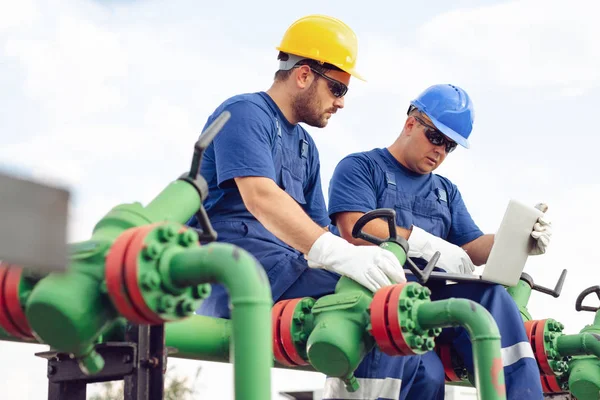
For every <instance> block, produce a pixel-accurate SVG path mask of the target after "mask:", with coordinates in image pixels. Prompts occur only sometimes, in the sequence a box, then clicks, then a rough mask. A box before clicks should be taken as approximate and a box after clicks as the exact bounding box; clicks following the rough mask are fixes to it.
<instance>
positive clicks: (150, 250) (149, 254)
mask: <svg viewBox="0 0 600 400" xmlns="http://www.w3.org/2000/svg"><path fill="white" fill-rule="evenodd" d="M159 254H160V246H159V245H158V243H156V242H150V243H148V244H146V245H145V246H144V248H143V250H142V255H143V256H144V258H145V259H146V260H155V259H156V258H157V257H158V255H159Z"/></svg>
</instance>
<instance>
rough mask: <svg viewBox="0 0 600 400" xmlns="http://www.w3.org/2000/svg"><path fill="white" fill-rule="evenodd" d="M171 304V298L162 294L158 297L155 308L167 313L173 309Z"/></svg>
mask: <svg viewBox="0 0 600 400" xmlns="http://www.w3.org/2000/svg"><path fill="white" fill-rule="evenodd" d="M173 306H174V304H173V299H172V298H171V297H169V296H166V295H164V296H160V298H159V299H158V304H157V306H156V308H157V309H158V312H161V313H167V312H171V311H172V310H173Z"/></svg>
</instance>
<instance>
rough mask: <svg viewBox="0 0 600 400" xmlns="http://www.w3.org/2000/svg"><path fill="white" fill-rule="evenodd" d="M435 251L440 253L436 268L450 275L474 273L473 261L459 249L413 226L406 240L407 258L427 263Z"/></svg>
mask: <svg viewBox="0 0 600 400" xmlns="http://www.w3.org/2000/svg"><path fill="white" fill-rule="evenodd" d="M436 251H439V252H440V258H439V260H438V262H437V263H436V264H435V265H436V267H438V268H441V269H443V270H444V271H446V272H449V273H452V274H468V275H471V274H473V271H475V265H474V264H473V261H471V258H470V257H469V255H468V254H467V252H466V251H464V250H463V249H462V248H461V247H459V246H456V245H454V244H452V243H449V242H447V241H445V240H444V239H441V238H439V237H437V236H434V235H432V234H430V233H428V232H425V231H424V230H423V229H421V228H419V227H418V226H414V225H413V228H412V233H411V234H410V236H409V238H408V257H411V258H423V259H424V260H425V261H427V262H429V260H431V258H432V257H433V255H434V254H435V252H436Z"/></svg>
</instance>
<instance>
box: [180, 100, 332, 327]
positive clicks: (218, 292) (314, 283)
mask: <svg viewBox="0 0 600 400" xmlns="http://www.w3.org/2000/svg"><path fill="white" fill-rule="evenodd" d="M225 110H227V111H229V112H230V113H231V117H230V119H229V120H228V121H227V123H226V124H225V126H224V127H223V129H222V130H221V131H220V132H219V133H218V134H217V136H216V137H215V138H214V140H213V142H212V143H211V144H210V145H209V146H208V148H207V149H206V151H205V153H204V157H203V159H202V164H201V170H200V174H201V175H202V176H203V177H204V178H205V179H206V181H207V183H208V189H209V192H208V197H207V198H206V200H205V201H204V207H205V209H206V212H207V214H208V217H209V219H210V221H211V224H212V226H213V228H214V229H215V230H216V231H217V234H218V239H217V241H219V242H226V243H232V244H235V245H237V246H239V247H241V248H243V249H245V250H247V251H248V252H250V253H251V254H252V255H253V256H254V257H256V258H257V260H258V261H259V262H260V263H261V265H262V266H263V267H264V269H265V270H266V273H267V276H268V278H269V281H270V284H271V292H272V295H273V301H274V302H276V301H278V300H280V299H286V298H296V297H303V296H312V297H320V296H323V295H325V294H329V293H332V292H333V291H334V289H335V284H336V282H337V280H338V279H339V275H337V274H333V273H331V272H328V271H324V270H316V269H311V268H308V265H307V262H306V260H305V259H304V256H303V254H301V253H300V252H299V251H297V250H296V249H294V248H292V247H290V246H289V245H287V244H286V243H284V242H282V241H281V240H279V239H278V238H277V237H275V236H274V235H273V234H272V233H271V232H269V231H268V230H267V229H266V228H265V227H264V226H263V225H262V224H261V223H260V222H258V220H257V219H256V218H255V217H254V216H253V215H252V214H251V213H250V212H249V211H248V209H247V208H246V206H245V205H244V202H243V200H242V197H241V195H240V192H239V190H238V188H237V185H236V184H235V181H234V178H240V177H248V176H254V177H265V178H269V179H272V180H273V181H275V182H276V183H277V185H278V186H279V187H280V188H281V189H283V190H284V191H285V192H286V193H287V194H289V195H290V196H291V197H292V198H293V199H294V200H295V201H296V202H297V203H298V204H299V205H300V206H301V207H302V208H303V209H304V211H305V212H306V213H307V214H308V215H309V216H310V218H312V220H313V221H314V222H315V223H317V224H318V225H319V226H323V227H325V226H327V225H328V224H329V216H328V214H327V209H326V206H325V199H324V197H323V191H322V189H321V178H320V163H319V153H318V151H317V148H316V146H315V143H314V141H313V139H312V138H311V137H310V135H309V134H308V132H306V130H305V129H304V128H302V127H301V126H300V125H293V124H290V123H289V122H288V121H287V120H286V118H285V116H284V115H283V113H282V112H281V110H280V109H279V107H278V106H277V105H276V104H275V102H274V101H273V100H272V99H271V98H270V96H269V95H268V94H267V93H265V92H259V93H248V94H241V95H237V96H234V97H232V98H229V99H228V100H226V101H225V102H223V103H222V104H221V105H220V106H219V107H218V108H217V109H216V110H215V111H214V113H213V114H212V115H211V116H210V117H209V119H208V121H207V123H206V126H208V125H209V124H211V123H212V122H213V120H214V119H215V118H216V117H217V116H219V115H220V114H221V113H222V112H223V111H225ZM188 225H190V226H192V227H197V226H198V223H197V220H196V218H195V217H194V218H192V219H191V220H190V221H189V223H188ZM212 286H213V287H212V293H211V295H210V297H209V298H207V299H206V300H205V301H204V302H203V303H202V305H201V308H200V309H199V310H198V313H199V314H203V315H207V316H213V317H219V318H229V317H230V312H229V307H228V295H227V292H226V291H225V289H224V288H223V286H221V285H216V284H215V285H212Z"/></svg>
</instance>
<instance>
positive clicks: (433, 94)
mask: <svg viewBox="0 0 600 400" xmlns="http://www.w3.org/2000/svg"><path fill="white" fill-rule="evenodd" d="M410 104H411V108H409V111H410V110H411V109H412V107H416V108H417V109H419V111H421V112H422V113H424V114H425V115H427V116H428V117H429V119H431V122H433V125H435V127H436V128H437V129H439V130H440V132H442V133H443V134H444V135H446V136H447V137H449V138H450V139H452V140H454V141H455V142H456V143H458V144H460V145H461V146H463V147H465V148H467V149H468V148H469V141H468V140H467V139H468V138H469V135H470V134H471V131H472V130H473V118H474V116H475V115H474V110H473V102H472V101H471V98H470V97H469V95H468V94H467V92H465V91H464V90H463V89H461V88H459V87H458V86H454V85H450V84H441V85H433V86H430V87H428V88H427V89H425V91H423V93H421V94H420V95H419V96H417V98H416V99H414V100H413V101H411V102H410Z"/></svg>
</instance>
